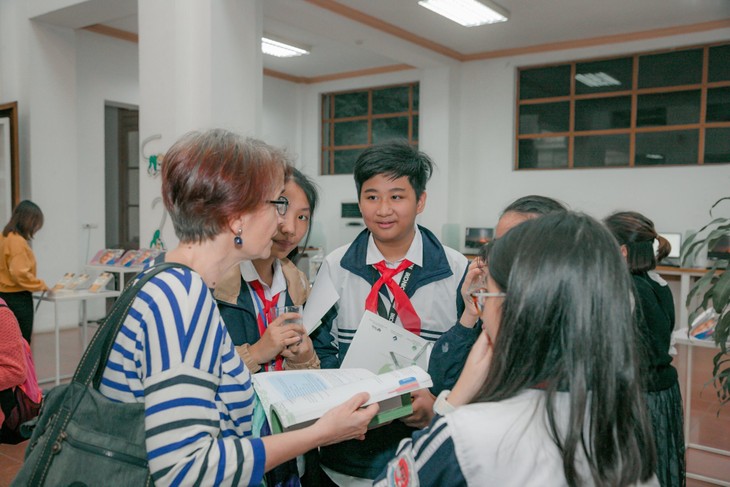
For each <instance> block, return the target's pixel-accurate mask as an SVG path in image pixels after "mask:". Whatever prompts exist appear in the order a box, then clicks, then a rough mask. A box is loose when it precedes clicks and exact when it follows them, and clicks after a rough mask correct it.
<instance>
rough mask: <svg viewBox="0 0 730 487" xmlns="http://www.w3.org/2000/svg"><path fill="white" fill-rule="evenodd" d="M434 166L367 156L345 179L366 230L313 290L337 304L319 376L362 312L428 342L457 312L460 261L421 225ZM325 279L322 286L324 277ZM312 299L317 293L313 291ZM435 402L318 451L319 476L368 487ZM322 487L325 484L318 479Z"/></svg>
mask: <svg viewBox="0 0 730 487" xmlns="http://www.w3.org/2000/svg"><path fill="white" fill-rule="evenodd" d="M432 172H433V162H432V161H431V159H430V158H429V157H428V156H427V155H426V154H424V153H422V152H420V151H418V150H417V149H415V148H413V147H412V146H410V145H409V144H408V143H407V142H402V141H392V142H387V143H384V144H380V145H375V146H372V147H370V148H368V149H365V150H364V151H363V152H362V154H361V155H360V156H359V157H358V159H357V161H356V162H355V167H354V171H353V173H354V174H353V175H354V179H355V186H356V190H357V195H358V202H359V206H360V212H361V213H362V217H363V220H364V222H365V226H366V227H367V229H366V230H364V231H363V232H362V233H360V234H359V235H358V236H357V237H356V238H355V240H354V241H353V242H352V243H351V244H349V245H345V246H343V247H340V248H339V249H336V250H334V251H333V252H331V253H330V254H329V255H328V256H327V257H326V258H325V259H324V262H323V263H322V267H321V268H320V270H319V273H318V274H317V279H316V280H315V282H314V287H315V288H316V287H317V286H318V285H323V283H325V282H326V280H327V279H329V281H330V282H331V283H332V284H333V285H334V288H335V290H336V291H337V293H338V295H339V301H338V302H337V303H336V304H335V306H333V308H332V309H331V310H330V311H329V312H328V313H327V314H326V315H325V316H324V318H323V319H322V325H321V326H320V328H321V329H322V330H323V332H326V333H320V334H319V335H318V336H317V337H314V346H315V350H316V351H317V354H318V355H319V358H320V360H321V361H322V366H323V367H329V368H334V367H339V366H340V365H341V364H342V361H343V360H344V358H345V356H346V355H347V352H348V350H349V347H350V343H351V342H352V339H353V337H354V336H355V333H356V331H357V328H358V325H359V323H360V321H361V319H362V317H363V314H364V312H365V311H366V310H369V311H371V312H374V313H378V314H379V315H380V316H382V317H384V318H385V319H389V320H391V321H393V322H394V323H396V324H398V325H400V326H402V327H403V328H405V329H406V330H409V331H411V332H412V333H414V334H417V335H419V336H421V338H424V339H426V340H430V341H435V340H437V339H438V338H439V336H441V334H442V333H444V332H445V331H446V330H448V329H449V328H450V327H451V326H452V325H453V323H455V322H456V319H457V317H458V316H459V315H460V314H461V312H462V311H463V309H464V303H463V301H462V299H461V296H460V294H459V291H458V290H459V287H460V285H461V281H462V280H463V276H464V274H465V272H466V268H467V260H466V258H465V257H464V256H463V255H461V254H460V253H459V252H457V251H455V250H453V249H450V248H448V247H445V246H443V245H442V244H441V242H439V240H438V238H437V237H436V236H435V235H434V234H433V233H431V232H430V231H429V230H427V229H426V228H424V227H421V226H420V225H416V216H417V215H418V214H420V213H421V212H422V211H423V210H424V209H425V207H426V183H427V182H428V180H429V178H430V177H431V174H432ZM323 276H324V277H323ZM313 292H317V291H316V290H313ZM433 400H434V397H433V396H432V395H431V393H430V392H429V391H427V390H423V391H418V393H415V394H413V411H414V412H413V414H412V415H410V416H408V417H406V418H403V420H402V421H401V420H399V421H394V422H392V423H391V424H389V425H386V426H382V427H380V428H376V429H373V430H371V431H369V432H368V434H367V435H366V438H365V441H364V442H362V443H359V442H346V443H342V444H340V445H337V446H336V447H328V448H322V449H320V459H321V462H322V465H323V467H324V470H325V471H326V472H327V474H328V476H329V478H331V479H332V480H333V481H334V482H335V483H337V484H338V485H370V484H371V483H372V479H373V478H375V476H376V475H377V474H378V473H379V472H380V470H382V468H383V466H384V465H385V463H386V462H387V461H388V459H390V458H391V457H392V455H393V453H394V452H395V448H396V447H397V446H398V442H399V441H400V440H401V439H402V438H405V437H408V436H410V434H411V432H412V431H413V428H420V427H423V426H426V425H427V424H428V422H429V420H430V418H431V417H432V415H433V410H432V406H433ZM325 480H327V479H325Z"/></svg>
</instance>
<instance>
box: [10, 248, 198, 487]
mask: <svg viewBox="0 0 730 487" xmlns="http://www.w3.org/2000/svg"><path fill="white" fill-rule="evenodd" d="M172 267H184V266H182V265H181V264H172V263H164V264H159V265H156V266H154V267H153V268H151V269H150V270H148V271H147V272H145V273H144V274H141V275H140V276H139V278H138V279H137V282H135V283H134V284H133V285H132V286H128V287H127V289H125V290H124V292H123V293H122V295H121V296H120V297H119V298H118V299H117V301H116V302H115V303H114V306H113V308H112V310H111V312H110V314H109V316H108V317H107V318H106V319H105V320H104V322H103V323H102V325H101V326H100V327H99V329H98V330H97V332H96V334H95V335H94V337H93V338H92V340H91V342H90V343H89V346H88V347H87V349H86V352H85V353H84V355H83V357H82V358H81V362H80V363H79V365H78V367H77V369H76V373H75V374H74V376H73V379H72V380H71V382H70V383H69V384H63V385H60V386H57V387H55V388H53V389H52V390H51V391H50V392H49V393H48V395H47V397H46V398H45V399H44V402H43V407H42V409H41V414H40V416H39V417H38V418H37V424H35V426H34V427H33V430H32V436H31V438H30V442H29V446H28V449H27V450H26V453H25V462H24V464H23V466H22V467H21V469H20V471H19V472H18V475H17V477H16V478H15V480H13V483H12V484H11V485H12V486H31V487H36V486H42V485H51V486H60V485H70V484H73V485H74V486H81V485H90V486H92V485H93V486H96V485H114V486H135V487H137V486H148V485H152V479H151V477H150V471H149V467H148V464H147V451H146V448H145V428H144V404H142V403H121V402H117V401H112V400H111V399H108V398H107V397H105V396H104V395H102V394H101V393H100V392H99V384H100V383H101V377H102V374H103V372H104V369H105V367H106V363H107V361H108V359H109V354H110V352H111V349H112V346H113V344H114V340H115V338H116V336H117V334H118V333H119V329H120V328H121V326H122V324H123V323H124V320H125V318H126V316H127V313H128V312H129V309H130V307H131V306H132V302H133V301H134V298H135V296H136V295H137V293H138V292H139V290H140V289H141V288H142V286H144V284H145V283H146V282H147V281H149V280H150V279H151V278H152V277H154V276H155V275H156V274H158V273H159V272H162V271H164V270H167V269H170V268H172Z"/></svg>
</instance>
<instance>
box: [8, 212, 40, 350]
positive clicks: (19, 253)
mask: <svg viewBox="0 0 730 487" xmlns="http://www.w3.org/2000/svg"><path fill="white" fill-rule="evenodd" d="M42 226H43V212H42V211H41V209H40V208H39V207H38V205H36V204H35V203H33V202H32V201H28V200H24V201H21V202H20V203H18V206H16V207H15V209H14V210H13V214H12V216H11V217H10V221H9V222H8V224H7V225H5V228H4V229H3V233H2V235H0V298H2V299H4V300H5V302H6V303H7V304H8V308H10V309H11V310H12V311H13V313H14V314H15V317H16V318H17V319H18V324H19V325H20V332H21V333H22V335H23V338H25V340H26V341H27V342H28V343H30V336H31V334H32V333H33V296H32V295H31V293H32V292H33V291H45V290H46V289H48V286H46V283H45V282H43V280H41V279H38V278H37V277H36V262H35V255H33V250H31V248H30V245H28V242H29V241H30V240H31V239H32V238H33V236H34V235H35V234H36V232H38V230H40V229H41V227H42Z"/></svg>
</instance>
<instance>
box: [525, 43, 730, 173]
mask: <svg viewBox="0 0 730 487" xmlns="http://www.w3.org/2000/svg"><path fill="white" fill-rule="evenodd" d="M724 45H728V42H727V41H723V42H716V43H712V44H700V45H694V46H685V47H681V48H675V49H662V50H656V51H647V52H639V53H634V54H626V55H618V56H609V57H599V58H589V59H580V60H576V61H570V62H562V63H550V64H543V65H533V66H523V67H520V68H518V70H517V77H516V97H515V98H516V104H515V106H516V109H515V145H514V150H515V155H514V169H515V170H516V171H535V170H560V169H611V168H613V169H626V168H630V167H642V168H645V167H677V166H693V165H704V164H705V162H704V157H705V130H706V129H708V128H730V122H707V121H706V116H707V92H708V90H710V89H713V88H725V87H730V80H726V81H716V82H712V83H710V82H708V75H709V57H710V48H713V47H717V46H724ZM696 49H702V50H703V53H702V80H701V82H700V83H696V84H689V85H677V86H665V87H658V88H641V89H640V88H638V83H639V58H640V57H641V56H647V55H653V54H664V53H670V52H680V51H689V50H696ZM623 58H631V59H632V86H631V89H630V90H623V91H607V92H605V93H589V94H583V95H577V94H576V85H575V83H576V81H575V74H576V65H578V64H583V63H587V62H594V61H611V60H615V59H623ZM565 65H570V94H569V95H567V96H556V97H546V98H531V99H528V100H520V73H521V72H522V71H525V70H533V69H540V68H550V67H557V66H565ZM690 90H691V91H700V118H699V122H698V123H692V124H683V125H662V126H648V127H637V126H636V117H637V112H638V98H639V96H640V95H647V94H663V93H672V92H677V91H690ZM620 96H630V97H631V120H630V126H629V128H617V129H602V130H580V131H576V130H575V105H576V101H580V100H587V99H597V98H614V97H620ZM566 101H567V102H569V121H568V124H569V125H568V131H567V132H549V133H540V134H524V135H521V134H520V107H522V106H525V105H537V104H546V103H554V102H566ZM681 130H698V150H697V161H696V162H689V163H686V164H658V165H639V166H637V165H635V158H636V135H637V134H641V133H649V132H674V131H681ZM576 135H577V136H580V137H582V136H595V135H629V163H628V165H621V166H618V165H616V166H605V165H604V166H580V167H575V166H574V163H575V161H574V149H575V138H576ZM554 137H566V138H567V142H568V165H567V167H544V168H538V167H534V168H533V167H527V168H524V167H523V168H521V167H520V166H519V163H520V152H519V146H520V141H522V140H535V139H547V138H554ZM721 164H727V163H724V162H723V163H710V164H709V165H710V166H717V165H721Z"/></svg>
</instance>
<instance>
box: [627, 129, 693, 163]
mask: <svg viewBox="0 0 730 487" xmlns="http://www.w3.org/2000/svg"><path fill="white" fill-rule="evenodd" d="M698 144H699V134H698V131H697V130H676V131H673V132H649V133H643V134H642V133H639V134H636V156H635V159H634V163H635V165H637V166H654V165H665V164H697V146H698Z"/></svg>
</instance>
